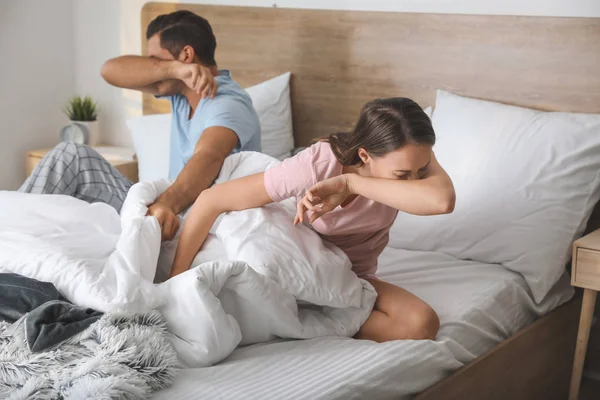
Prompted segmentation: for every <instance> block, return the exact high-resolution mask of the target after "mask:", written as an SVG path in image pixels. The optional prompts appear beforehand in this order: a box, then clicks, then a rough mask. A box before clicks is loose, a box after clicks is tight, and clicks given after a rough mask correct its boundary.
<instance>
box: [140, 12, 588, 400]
mask: <svg viewBox="0 0 600 400" xmlns="http://www.w3.org/2000/svg"><path fill="white" fill-rule="evenodd" d="M177 9H189V10H191V11H193V12H196V13H198V14H200V15H202V16H204V17H205V18H207V19H208V20H209V21H210V23H211V24H212V26H213V29H214V31H215V34H216V36H217V38H218V48H217V60H218V62H219V63H220V65H222V66H225V67H227V68H229V69H231V70H232V73H233V76H234V79H236V81H238V82H239V83H240V84H241V85H242V86H244V87H248V86H251V85H255V84H257V83H259V82H261V81H264V80H265V79H268V78H272V77H273V76H276V75H279V74H282V73H285V72H287V71H292V81H291V101H292V109H293V128H294V139H295V144H296V146H307V145H309V144H310V143H311V141H312V140H314V139H315V138H318V137H320V136H323V135H325V134H328V133H330V132H334V131H340V130H344V129H348V128H349V127H350V126H351V125H352V123H353V122H354V119H355V118H356V115H357V114H358V111H359V110H360V107H361V105H362V104H364V103H365V102H366V101H368V100H370V99H372V98H375V97H386V96H394V95H398V93H401V94H402V95H404V96H407V97H411V98H413V99H414V100H415V101H417V102H418V103H419V104H420V105H422V106H423V107H426V106H430V105H433V101H434V98H435V90H436V89H445V90H449V91H452V92H454V93H458V94H461V95H465V96H470V97H474V98H483V99H490V100H494V101H498V102H502V103H508V104H515V105H519V106H523V107H530V108H534V109H539V110H549V111H569V112H584V113H600V76H599V75H598V74H597V73H596V71H597V66H598V65H600V41H599V40H598V37H600V20H598V19H593V18H547V17H516V16H476V15H470V16H467V15H440V14H407V13H383V12H355V11H326V10H299V9H280V8H277V7H273V8H250V7H229V6H212V5H192V4H185V5H183V4H174V3H168V4H167V3H149V4H146V5H145V6H144V8H143V10H142V29H145V27H146V26H147V25H148V23H149V22H150V21H151V20H152V19H153V18H155V17H156V16H157V15H159V14H164V13H168V12H172V11H175V10H177ZM142 36H144V35H142ZM142 47H143V49H144V51H145V40H143V46H142ZM143 110H144V114H156V113H164V112H169V105H168V103H166V102H161V101H159V100H157V99H155V98H154V97H152V96H147V95H144V99H143ZM596 214H597V213H595V214H594V215H593V216H592V218H591V219H590V222H589V224H588V231H589V230H591V229H592V228H594V227H597V226H598V218H597V215H596ZM378 274H379V276H380V277H381V278H382V279H385V280H389V281H390V282H393V283H397V284H401V285H402V286H403V287H406V288H407V289H409V290H412V291H414V292H415V293H416V294H417V295H420V296H422V297H423V298H424V299H425V300H426V301H428V302H430V304H432V306H433V307H434V309H436V311H437V312H438V313H439V315H440V318H441V322H442V325H441V329H440V333H439V335H438V339H437V341H438V342H441V343H443V344H444V349H446V350H443V351H441V352H436V350H432V351H430V353H429V356H428V357H418V356H411V354H413V353H414V354H419V353H418V351H417V347H419V344H418V343H405V344H403V345H402V346H399V345H397V344H394V343H387V344H384V345H376V344H373V343H366V342H357V341H353V340H350V339H340V338H321V339H311V340H306V341H276V342H271V343H267V344H258V345H253V346H248V347H242V348H239V349H237V350H236V351H235V352H234V353H233V354H232V355H231V356H230V357H229V358H228V359H226V360H225V361H223V362H222V363H220V364H218V365H216V366H213V367H209V368H202V369H189V370H184V371H182V372H181V373H180V374H179V376H178V378H177V379H176V382H175V384H174V385H173V386H172V387H171V388H168V389H167V390H164V391H161V392H159V393H157V394H156V395H155V397H154V398H157V399H162V398H165V399H166V398H178V399H186V398H199V397H203V398H306V399H313V398H344V399H345V398H399V397H405V396H412V395H416V397H415V398H417V399H420V400H426V399H465V398H473V399H483V398H485V399H506V398H511V399H563V398H566V397H567V392H568V384H569V378H570V369H571V365H572V360H573V354H574V347H575V338H576V331H577V321H578V316H579V307H580V298H579V296H577V295H575V296H574V297H573V298H572V295H573V291H572V289H571V288H570V286H569V283H568V275H567V270H566V269H565V271H564V275H563V276H562V277H561V279H560V280H559V282H558V283H557V284H556V286H555V287H554V288H553V289H552V291H551V294H550V295H548V296H547V297H546V299H545V300H544V301H542V302H534V301H533V300H532V298H531V293H530V292H529V291H528V289H527V285H526V284H525V281H524V280H523V277H522V276H521V275H519V274H516V273H514V272H511V271H509V270H506V269H499V268H495V266H494V265H486V264H482V263H478V262H476V261H465V260H461V259H457V258H454V257H452V256H449V255H446V254H440V253H431V252H418V251H407V250H401V249H398V248H393V247H391V246H390V247H388V248H387V249H386V250H385V252H384V253H383V255H382V257H381V261H380V269H379V272H378ZM433 277H435V279H433ZM442 278H443V279H442ZM504 300H506V304H510V306H509V307H507V306H504V305H502V303H504ZM438 350H439V349H438ZM444 351H447V352H449V353H450V354H448V353H447V352H446V353H444ZM367 360H368V361H369V364H368V365H369V367H368V368H367V367H365V365H366V362H367ZM435 363H437V365H438V368H433V369H432V368H431V364H435ZM407 365H409V367H408V369H410V370H412V375H411V376H413V377H415V376H416V377H418V378H415V381H414V382H411V383H410V384H409V383H408V382H407V381H406V377H405V376H403V375H402V373H401V370H402V368H400V367H403V368H404V369H403V370H404V371H405V370H406V369H407ZM407 387H410V390H409V389H407Z"/></svg>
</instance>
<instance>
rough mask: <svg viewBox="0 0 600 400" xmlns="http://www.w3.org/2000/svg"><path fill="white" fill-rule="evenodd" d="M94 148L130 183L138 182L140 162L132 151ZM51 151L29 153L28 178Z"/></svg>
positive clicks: (27, 159) (26, 165) (26, 171)
mask: <svg viewBox="0 0 600 400" xmlns="http://www.w3.org/2000/svg"><path fill="white" fill-rule="evenodd" d="M93 148H94V149H95V150H96V151H98V153H100V155H102V157H104V158H105V159H106V161H108V162H109V163H110V164H111V165H112V166H113V167H115V168H116V169H117V170H118V171H119V172H120V173H122V174H123V175H124V176H125V177H127V178H128V179H129V180H130V181H132V182H133V183H135V182H137V181H138V162H137V159H136V158H135V155H134V154H133V151H132V150H129V149H124V148H120V147H111V146H94V147H93ZM50 150H52V149H50V148H48V149H38V150H32V151H30V152H28V153H27V157H26V164H25V173H26V175H27V176H29V175H31V172H33V170H34V169H35V167H36V166H37V165H38V163H39V162H40V160H41V159H42V158H43V157H44V156H45V155H46V153H48V152H49V151H50ZM127 154H130V156H127Z"/></svg>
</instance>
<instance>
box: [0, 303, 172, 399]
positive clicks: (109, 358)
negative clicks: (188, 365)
mask: <svg viewBox="0 0 600 400" xmlns="http://www.w3.org/2000/svg"><path fill="white" fill-rule="evenodd" d="M23 325H24V324H23ZM10 326H11V325H10V324H8V323H5V322H0V398H1V399H11V400H20V399H41V400H45V399H146V398H148V397H150V394H151V393H152V392H155V391H157V390H160V389H162V388H165V387H167V386H169V385H170V384H171V383H172V382H173V378H174V373H175V371H176V369H177V368H178V361H177V355H176V353H175V351H174V349H173V347H172V345H171V343H170V341H169V340H168V337H167V334H168V333H167V328H166V324H165V322H164V321H163V319H162V317H161V315H160V313H158V312H157V311H151V312H148V313H144V314H116V313H113V314H104V316H102V318H100V319H99V320H98V321H97V322H95V323H94V324H92V325H91V326H90V327H89V328H87V329H86V330H85V331H83V332H81V333H79V334H77V335H75V336H73V337H71V338H70V339H68V340H66V341H64V342H62V343H61V344H59V345H57V346H55V347H52V348H50V349H48V350H47V351H43V352H40V353H32V352H31V351H29V349H28V346H27V344H26V342H25V340H26V335H25V332H24V328H23V327H20V328H19V329H16V330H14V329H13V330H14V332H11V334H10V335H8V334H7V333H8V332H9V331H8V328H9V327H10Z"/></svg>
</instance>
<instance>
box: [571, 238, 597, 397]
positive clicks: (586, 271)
mask: <svg viewBox="0 0 600 400" xmlns="http://www.w3.org/2000/svg"><path fill="white" fill-rule="evenodd" d="M571 284H572V285H573V286H577V287H580V288H583V289H584V291H583V303H582V305H581V316H580V318H579V331H578V332H577V346H576V348H575V360H574V361H573V375H572V376H571V390H570V394H569V400H577V396H578V394H579V384H580V383H581V375H582V373H583V362H584V361H585V353H586V351H587V346H588V340H589V338H590V329H591V328H592V320H593V317H594V306H595V304H596V294H597V292H598V291H599V290H600V229H599V230H597V231H594V232H592V233H590V234H589V235H586V236H584V237H582V238H581V239H579V240H576V241H575V242H574V243H573V263H572V271H571Z"/></svg>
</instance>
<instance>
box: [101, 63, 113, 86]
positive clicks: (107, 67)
mask: <svg viewBox="0 0 600 400" xmlns="http://www.w3.org/2000/svg"><path fill="white" fill-rule="evenodd" d="M114 64H115V62H114V60H113V59H110V60H108V61H105V62H104V64H102V68H101V69H100V76H102V78H103V79H104V80H105V81H106V82H107V83H110V84H111V85H112V84H113V81H112V77H113V76H114V69H115V65H114Z"/></svg>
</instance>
